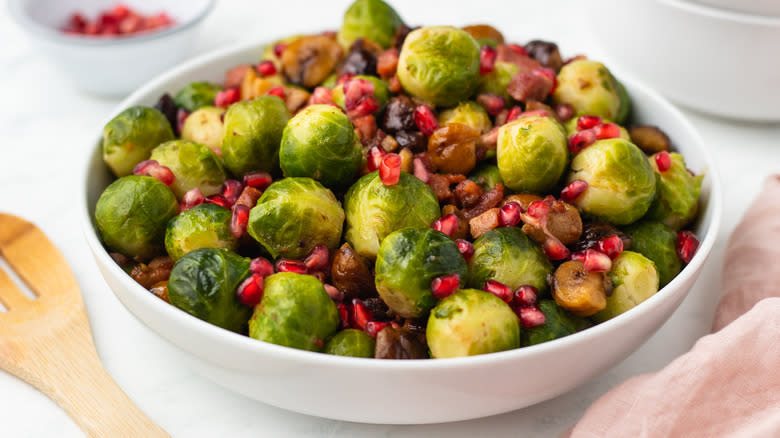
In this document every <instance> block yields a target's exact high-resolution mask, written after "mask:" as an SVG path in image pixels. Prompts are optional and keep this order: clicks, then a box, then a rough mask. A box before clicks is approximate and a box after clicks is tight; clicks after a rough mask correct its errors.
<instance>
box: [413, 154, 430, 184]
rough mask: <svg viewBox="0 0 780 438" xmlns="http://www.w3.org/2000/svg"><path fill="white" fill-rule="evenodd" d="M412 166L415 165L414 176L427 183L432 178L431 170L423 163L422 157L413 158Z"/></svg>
mask: <svg viewBox="0 0 780 438" xmlns="http://www.w3.org/2000/svg"><path fill="white" fill-rule="evenodd" d="M412 166H413V167H414V176H416V177H417V178H418V179H419V180H420V181H422V182H424V183H426V184H427V183H428V180H430V179H431V172H429V171H428V168H427V167H425V163H423V161H422V160H421V159H419V158H415V159H414V160H412Z"/></svg>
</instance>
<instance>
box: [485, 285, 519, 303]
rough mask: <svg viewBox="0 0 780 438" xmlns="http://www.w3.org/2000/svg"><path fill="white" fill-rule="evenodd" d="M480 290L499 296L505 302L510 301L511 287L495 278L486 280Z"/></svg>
mask: <svg viewBox="0 0 780 438" xmlns="http://www.w3.org/2000/svg"><path fill="white" fill-rule="evenodd" d="M482 290H484V291H485V292H490V293H491V294H493V295H495V296H497V297H499V298H501V300H502V301H504V302H505V303H510V302H512V295H513V293H512V288H511V287H509V286H507V285H505V284H503V283H500V282H498V281H496V280H488V281H486V282H485V285H484V286H482Z"/></svg>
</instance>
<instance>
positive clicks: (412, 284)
mask: <svg viewBox="0 0 780 438" xmlns="http://www.w3.org/2000/svg"><path fill="white" fill-rule="evenodd" d="M375 269H376V275H375V277H374V282H375V284H376V290H377V292H379V296H380V297H381V298H382V301H384V302H385V304H387V307H389V308H390V310H392V311H393V312H394V313H395V314H397V315H399V316H402V317H404V318H419V317H421V316H425V315H426V314H427V313H428V311H429V310H430V309H431V307H433V306H434V305H435V304H436V298H434V297H433V295H431V282H432V281H433V280H434V279H435V278H436V277H440V276H442V275H448V274H458V275H459V276H460V279H461V281H460V284H461V285H462V286H465V284H466V277H467V276H468V273H469V271H468V266H466V261H465V260H464V259H463V256H462V255H461V254H460V251H458V245H456V244H455V242H454V241H453V240H452V239H450V238H449V237H447V235H446V234H444V233H442V232H440V231H436V230H433V229H431V228H427V227H426V228H404V229H402V230H398V231H394V232H392V233H390V234H389V235H388V236H387V237H385V238H384V240H382V244H381V245H380V246H379V252H378V253H377V256H376V267H375Z"/></svg>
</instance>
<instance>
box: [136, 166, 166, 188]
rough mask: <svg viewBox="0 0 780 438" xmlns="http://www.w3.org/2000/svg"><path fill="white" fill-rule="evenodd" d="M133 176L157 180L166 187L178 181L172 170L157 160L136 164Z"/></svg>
mask: <svg viewBox="0 0 780 438" xmlns="http://www.w3.org/2000/svg"><path fill="white" fill-rule="evenodd" d="M133 175H146V176H151V177H152V178H155V179H157V180H158V181H160V182H161V183H163V184H165V185H166V186H170V185H171V184H173V182H174V181H175V180H176V177H175V176H174V174H173V172H171V169H169V168H167V167H165V166H163V165H161V164H160V163H158V162H157V160H146V161H141V162H140V163H138V164H136V165H135V167H134V168H133Z"/></svg>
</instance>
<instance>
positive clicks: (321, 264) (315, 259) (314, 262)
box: [303, 243, 330, 271]
mask: <svg viewBox="0 0 780 438" xmlns="http://www.w3.org/2000/svg"><path fill="white" fill-rule="evenodd" d="M329 261H330V251H329V250H328V247H327V246H325V245H323V244H321V243H320V244H318V245H315V246H314V248H312V250H311V252H310V253H309V255H307V256H306V258H305V259H304V260H303V264H304V265H306V269H308V270H310V271H319V270H321V269H325V268H327V267H328V262H329Z"/></svg>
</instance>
